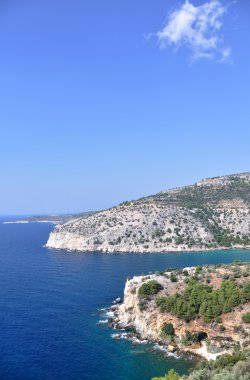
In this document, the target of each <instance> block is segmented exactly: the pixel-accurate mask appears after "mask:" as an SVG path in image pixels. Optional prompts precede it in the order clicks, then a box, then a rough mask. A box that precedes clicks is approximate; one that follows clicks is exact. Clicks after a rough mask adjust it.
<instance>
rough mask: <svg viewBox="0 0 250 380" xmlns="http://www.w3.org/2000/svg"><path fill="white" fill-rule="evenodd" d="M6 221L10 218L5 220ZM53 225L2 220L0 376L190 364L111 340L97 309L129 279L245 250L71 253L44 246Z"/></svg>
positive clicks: (150, 371) (92, 375)
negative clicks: (15, 222)
mask: <svg viewBox="0 0 250 380" xmlns="http://www.w3.org/2000/svg"><path fill="white" fill-rule="evenodd" d="M4 220H7V218H4ZM52 228H53V226H52V225H50V224H43V223H37V224H36V223H31V224H2V221H1V220H0V379H1V380H7V379H8V380H9V379H11V380H12V379H15V380H19V379H25V380H26V379H32V380H36V379H39V380H40V379H42V380H43V379H44V380H47V379H51V380H54V379H55V380H59V379H60V380H64V379H70V380H71V379H74V380H78V379H81V380H85V379H91V380H99V379H100V380H108V379H111V378H112V379H116V380H127V379H128V380H139V379H140V380H144V379H145V380H149V379H151V377H152V376H159V375H163V374H164V373H165V372H166V371H167V370H168V369H170V368H175V369H176V370H177V371H178V372H180V373H186V372H187V370H188V368H190V367H191V366H192V365H193V364H194V363H193V362H192V361H190V360H187V359H184V358H182V359H175V358H173V357H166V355H165V354H164V353H161V352H152V349H151V348H152V347H151V346H150V345H134V344H132V343H131V342H127V341H124V340H119V341H117V340H114V339H112V338H111V334H112V333H113V331H112V330H111V329H110V328H109V327H108V326H106V325H98V321H99V320H100V318H101V317H100V311H99V309H101V308H103V307H106V306H108V305H110V304H111V302H112V301H113V299H114V298H116V297H118V296H122V293H123V288H124V282H125V280H126V278H127V277H128V276H132V275H135V274H142V273H148V272H149V271H156V270H164V269H166V268H167V267H185V266H191V265H199V264H207V263H219V262H224V263H229V262H232V261H234V260H236V259H238V260H244V261H246V260H249V259H250V251H243V250H242V251H217V252H207V253H175V254H144V255H138V254H109V255H107V254H101V253H94V254H90V253H84V254H80V253H68V252H64V251H56V250H47V249H46V248H44V247H43V245H44V244H45V242H46V240H47V238H48V234H49V233H50V231H51V230H52Z"/></svg>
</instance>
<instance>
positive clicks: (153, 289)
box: [139, 280, 162, 297]
mask: <svg viewBox="0 0 250 380" xmlns="http://www.w3.org/2000/svg"><path fill="white" fill-rule="evenodd" d="M161 289H162V286H161V284H159V282H157V281H156V280H150V281H148V282H146V283H145V284H143V285H142V286H141V287H140V289H139V296H141V297H148V296H153V295H155V294H157V293H158V292H159V291H160V290H161Z"/></svg>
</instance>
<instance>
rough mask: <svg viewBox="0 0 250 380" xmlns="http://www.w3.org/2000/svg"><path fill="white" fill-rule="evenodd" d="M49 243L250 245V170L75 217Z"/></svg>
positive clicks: (147, 247)
mask: <svg viewBox="0 0 250 380" xmlns="http://www.w3.org/2000/svg"><path fill="white" fill-rule="evenodd" d="M47 247H49V248H56V249H66V250H76V251H82V252H84V251H85V252H86V251H87V252H94V251H101V252H138V253H140V252H141V253H142V252H155V253H156V252H178V251H201V250H214V249H230V248H249V247H250V173H249V172H248V173H241V174H234V175H227V176H222V177H215V178H210V179H205V180H202V181H201V182H198V183H196V184H194V185H192V186H185V187H180V188H175V189H171V190H166V191H162V192H160V193H158V194H155V195H152V196H148V197H145V198H141V199H139V200H135V201H131V202H124V203H122V204H120V205H118V206H116V207H113V208H111V209H109V210H105V211H102V212H98V213H95V214H94V215H87V216H86V215H85V216H83V217H82V216H81V215H79V217H77V218H76V219H73V220H72V219H69V220H68V221H67V222H66V223H63V224H61V225H58V226H57V227H56V228H55V229H54V231H53V232H52V233H51V234H50V237H49V240H48V242H47Z"/></svg>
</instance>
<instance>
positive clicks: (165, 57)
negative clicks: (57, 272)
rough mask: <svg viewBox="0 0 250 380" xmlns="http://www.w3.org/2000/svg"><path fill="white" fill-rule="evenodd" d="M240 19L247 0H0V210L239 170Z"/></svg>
mask: <svg viewBox="0 0 250 380" xmlns="http://www.w3.org/2000/svg"><path fill="white" fill-rule="evenodd" d="M211 3H212V5H213V6H214V8H213V9H210V8H211ZM185 7H186V8H185ZM209 12H210V13H209ZM211 12H212V13H211ZM249 16H250V4H249V2H248V0H238V1H237V2H229V1H221V2H219V1H215V0H213V1H210V0H204V1H198V0H197V1H195V0H190V1H189V2H185V1H176V0H175V1H174V0H157V1H155V0H143V1H142V0H138V1H134V0H126V1H117V0H107V1H101V0H91V1H82V0H72V1H65V0H60V1H59V0H36V1H31V0H24V1H22V2H21V1H19V0H8V1H1V3H0V104H1V112H0V144H1V147H0V159H1V166H0V174H1V202H0V213H1V214H34V213H63V212H78V211H87V210H98V209H103V208H107V207H110V206H113V205H115V204H117V203H119V202H121V201H124V200H129V199H135V198H138V197H141V196H144V195H149V194H153V193H156V192H158V191H161V190H163V189H166V188H169V187H175V186H179V185H186V184H191V183H193V182H195V181H197V180H200V179H201V178H204V177H209V176H217V175H222V174H229V173H234V172H243V171H249V167H250V153H249V152H250V150H249V141H250V126H249V121H250V106H249V99H250V78H249V76H250V71H249V67H250V45H249V43H248V37H249V33H250V26H249ZM190 17H191V18H190ZM200 20H203V23H202V24H201V23H200ZM204 20H205V21H204ZM211 20H212V21H213V22H211ZM225 52H226V53H227V54H224V53H225Z"/></svg>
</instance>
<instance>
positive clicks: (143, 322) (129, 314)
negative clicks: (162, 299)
mask: <svg viewBox="0 0 250 380" xmlns="http://www.w3.org/2000/svg"><path fill="white" fill-rule="evenodd" d="M184 269H186V270H187V271H188V272H189V274H190V275H192V274H194V272H195V268H184ZM218 273H219V272H218ZM218 273H217V274H218ZM222 273H223V269H222ZM217 274H216V270H215V271H214V274H213V275H212V283H213V281H214V282H215V284H214V286H215V287H216V286H217V284H216V281H217V280H218V279H217ZM166 275H170V273H167V272H166V273H165V274H162V275H159V274H158V275H156V274H153V275H148V276H136V277H134V278H132V279H131V280H128V281H127V282H126V285H125V290H124V301H123V303H122V304H120V305H118V306H117V309H116V312H115V315H116V317H115V319H114V320H115V323H114V326H116V327H118V328H125V329H127V328H130V329H131V328H132V329H133V330H134V331H135V332H136V333H137V334H139V336H140V338H141V339H142V340H143V339H147V340H149V341H152V342H158V343H161V344H164V345H169V346H171V349H173V346H174V347H175V349H176V350H180V351H181V352H189V353H192V354H196V355H199V356H203V357H204V358H205V359H207V360H210V359H216V357H217V356H219V355H222V354H225V353H231V352H233V350H234V348H235V347H240V348H247V347H249V346H250V342H249V339H248V336H249V333H250V326H248V325H247V324H244V329H243V326H242V315H243V314H244V313H246V312H248V311H249V310H250V305H249V302H248V303H247V304H244V305H241V306H240V307H236V308H235V309H234V310H233V311H232V312H230V313H227V314H224V315H223V316H222V324H223V326H224V328H225V331H223V332H221V330H220V326H219V324H218V323H216V322H214V321H213V322H211V323H204V322H203V321H202V319H201V318H198V319H197V320H193V321H191V322H189V323H186V322H185V321H184V320H181V319H179V318H177V317H175V316H173V315H171V314H169V313H166V312H165V313H162V312H161V311H160V309H159V308H158V307H156V303H155V299H156V296H153V297H151V298H149V299H147V300H145V299H142V298H141V297H140V296H139V294H138V292H139V288H140V287H141V285H142V284H144V283H145V282H147V281H149V280H156V281H157V282H158V283H159V284H161V285H162V287H163V290H161V291H160V292H159V293H158V294H157V297H158V296H162V295H166V294H167V295H172V294H175V293H177V292H178V293H181V292H182V291H183V290H184V288H185V286H186V285H185V283H184V277H183V276H179V277H178V282H176V283H173V282H171V281H170V279H169V278H167V277H166ZM168 277H169V276H168ZM166 323H171V324H173V326H174V329H175V334H176V336H175V339H174V342H169V341H168V340H166V339H165V338H164V337H163V335H162V328H163V326H164V325H165V324H166ZM237 326H239V327H240V328H239V329H238V330H237V329H235V328H236V327H237ZM186 331H188V332H190V333H192V334H193V333H197V334H198V333H199V334H200V333H202V334H204V333H205V334H207V338H206V339H204V340H202V341H201V342H200V343H196V344H193V345H191V346H188V347H187V346H186V345H184V344H183V338H184V337H185V334H186Z"/></svg>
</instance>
